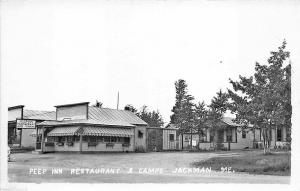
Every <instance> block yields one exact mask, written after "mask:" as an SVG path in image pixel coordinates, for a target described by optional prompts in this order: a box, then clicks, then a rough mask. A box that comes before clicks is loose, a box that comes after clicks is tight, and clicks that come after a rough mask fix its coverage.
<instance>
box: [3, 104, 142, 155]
mask: <svg viewBox="0 0 300 191" xmlns="http://www.w3.org/2000/svg"><path fill="white" fill-rule="evenodd" d="M55 108H56V111H36V110H25V109H24V106H23V105H20V106H15V107H10V108H8V115H9V116H8V117H9V121H8V139H9V144H10V145H20V146H22V147H33V148H34V149H35V150H36V151H37V152H39V153H44V152H59V151H73V152H95V151H99V152H106V151H116V152H132V151H140V152H144V151H146V127H147V123H146V122H144V121H143V120H142V119H140V118H139V117H138V116H136V115H135V114H134V113H132V112H131V111H129V110H127V109H126V108H125V110H117V109H109V108H99V107H95V106H89V102H82V103H75V104H67V105H58V106H55Z"/></svg>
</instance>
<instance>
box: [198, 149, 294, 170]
mask: <svg viewBox="0 0 300 191" xmlns="http://www.w3.org/2000/svg"><path fill="white" fill-rule="evenodd" d="M192 166H194V167H200V166H211V167H212V169H213V170H220V169H221V168H222V167H231V169H232V170H234V171H235V172H247V173H250V174H265V175H280V176H290V175H291V153H290V152H273V153H270V154H267V155H264V154H263V153H262V152H253V151H249V152H248V153H246V154H244V155H233V156H224V157H223V156H217V157H213V158H210V159H207V160H202V161H197V162H193V163H192Z"/></svg>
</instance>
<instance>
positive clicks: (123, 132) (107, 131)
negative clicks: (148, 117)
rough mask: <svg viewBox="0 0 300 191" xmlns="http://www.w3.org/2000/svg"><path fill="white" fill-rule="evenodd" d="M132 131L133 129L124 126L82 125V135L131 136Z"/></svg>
mask: <svg viewBox="0 0 300 191" xmlns="http://www.w3.org/2000/svg"><path fill="white" fill-rule="evenodd" d="M133 131H134V129H126V128H105V127H84V128H83V133H82V135H86V136H87V135H88V136H112V137H131V136H133V135H134V132H133Z"/></svg>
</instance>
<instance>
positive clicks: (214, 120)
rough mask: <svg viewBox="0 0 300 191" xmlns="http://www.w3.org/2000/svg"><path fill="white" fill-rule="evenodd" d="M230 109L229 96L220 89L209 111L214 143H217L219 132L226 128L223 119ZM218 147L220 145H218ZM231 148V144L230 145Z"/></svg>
mask: <svg viewBox="0 0 300 191" xmlns="http://www.w3.org/2000/svg"><path fill="white" fill-rule="evenodd" d="M227 108H228V95H227V94H226V93H224V92H222V90H221V89H220V91H219V92H217V96H214V97H213V99H212V100H211V104H210V105H209V111H208V117H207V118H208V122H209V126H210V129H211V133H212V135H213V137H214V140H213V142H214V143H215V142H217V136H216V135H217V130H218V129H221V128H224V125H223V122H222V119H223V117H224V113H225V112H226V111H227ZM217 146H218V145H217ZM228 147H229V148H230V143H229V145H228Z"/></svg>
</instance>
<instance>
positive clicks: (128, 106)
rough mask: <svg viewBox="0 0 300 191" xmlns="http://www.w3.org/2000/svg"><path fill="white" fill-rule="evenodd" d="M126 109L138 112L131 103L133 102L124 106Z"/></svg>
mask: <svg viewBox="0 0 300 191" xmlns="http://www.w3.org/2000/svg"><path fill="white" fill-rule="evenodd" d="M124 109H125V110H128V111H131V112H132V113H134V114H136V113H137V109H136V108H135V107H134V106H133V105H131V104H127V105H125V107H124Z"/></svg>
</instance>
